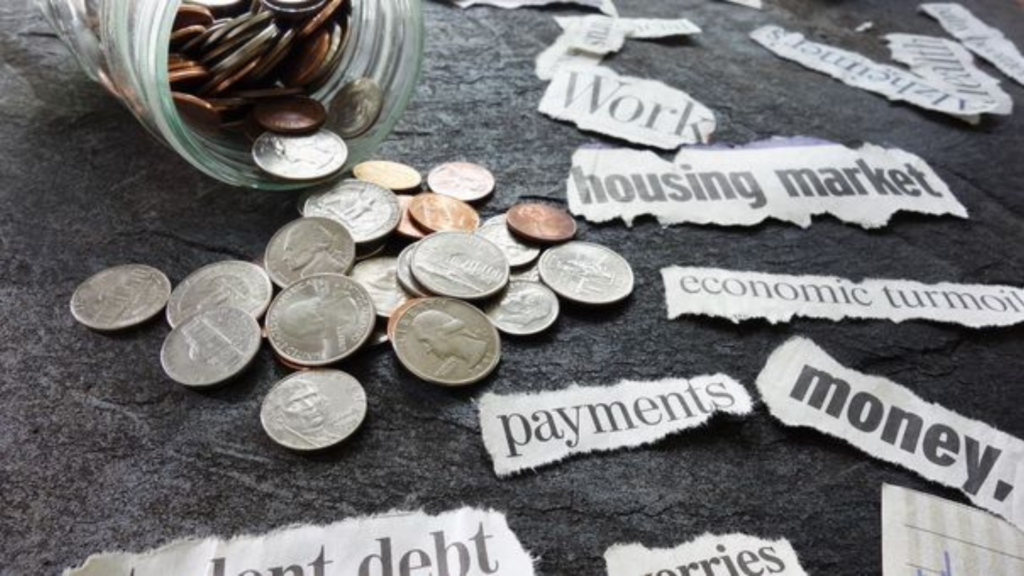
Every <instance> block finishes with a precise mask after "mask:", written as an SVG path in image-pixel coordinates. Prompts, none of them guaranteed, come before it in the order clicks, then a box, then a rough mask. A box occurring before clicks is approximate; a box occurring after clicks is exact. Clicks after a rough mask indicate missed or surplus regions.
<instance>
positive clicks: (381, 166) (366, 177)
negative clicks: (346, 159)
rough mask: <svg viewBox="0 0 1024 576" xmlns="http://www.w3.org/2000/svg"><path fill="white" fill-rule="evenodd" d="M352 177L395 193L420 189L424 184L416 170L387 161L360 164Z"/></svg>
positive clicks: (355, 168)
mask: <svg viewBox="0 0 1024 576" xmlns="http://www.w3.org/2000/svg"><path fill="white" fill-rule="evenodd" d="M352 175H353V176H355V177H356V178H358V179H360V180H363V181H365V182H371V183H373V184H376V185H378V186H381V187H384V188H388V189H389V190H394V191H395V192H400V191H403V190H412V189H413V188H419V186H420V183H421V182H423V178H422V177H421V176H420V173H419V172H417V171H416V169H415V168H413V167H411V166H406V165H405V164H401V163H399V162H388V161H386V160H373V161H369V162H360V163H359V164H356V165H355V167H354V168H352Z"/></svg>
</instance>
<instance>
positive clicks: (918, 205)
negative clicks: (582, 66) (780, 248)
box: [566, 136, 968, 229]
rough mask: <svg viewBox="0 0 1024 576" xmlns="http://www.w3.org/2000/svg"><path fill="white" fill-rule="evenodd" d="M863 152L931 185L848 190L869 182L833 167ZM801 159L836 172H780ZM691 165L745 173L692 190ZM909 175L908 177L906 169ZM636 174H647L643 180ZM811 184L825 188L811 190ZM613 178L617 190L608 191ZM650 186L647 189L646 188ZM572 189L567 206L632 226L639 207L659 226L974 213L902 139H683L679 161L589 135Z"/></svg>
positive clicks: (799, 167)
mask: <svg viewBox="0 0 1024 576" xmlns="http://www.w3.org/2000/svg"><path fill="white" fill-rule="evenodd" d="M773 152H778V154H773ZM858 162H863V163H864V165H865V166H867V167H868V168H871V169H872V170H890V172H889V174H891V170H894V169H902V170H905V171H906V172H907V173H910V170H913V171H914V173H917V174H920V175H921V178H922V179H923V181H924V183H925V184H927V190H929V192H928V193H924V192H922V191H920V190H917V194H916V196H908V195H902V196H894V195H891V194H890V195H881V191H879V190H876V194H878V195H874V194H872V195H868V194H857V195H855V194H848V193H846V192H849V191H852V190H853V189H854V188H858V189H860V188H863V189H864V190H865V191H866V190H867V187H866V186H864V187H862V186H861V184H860V183H859V182H857V183H853V182H847V181H846V180H845V179H846V178H849V177H850V176H849V175H848V173H847V172H843V173H842V174H847V175H845V176H843V182H842V183H841V182H839V177H838V176H835V175H834V174H836V173H839V172H838V171H839V170H840V168H844V167H845V168H846V169H847V170H858V169H860V168H858V164H857V163H858ZM869 163H871V164H874V165H873V166H871V165H869ZM880 167H881V168H880ZM684 168H685V172H684ZM726 169H728V177H727V176H726V175H725V174H726V172H725V170H726ZM805 169H806V170H810V169H816V170H820V171H829V172H831V173H833V175H831V176H829V177H828V178H822V177H819V176H817V174H816V173H815V180H814V181H809V180H806V178H807V177H805V176H800V178H799V179H797V178H796V177H795V176H794V178H789V177H788V176H787V177H786V178H782V176H780V174H797V173H798V172H799V173H800V174H803V172H802V171H803V170H805ZM687 174H690V175H695V176H700V177H704V176H705V175H706V176H707V177H708V178H711V176H716V177H718V176H720V178H719V181H721V180H722V179H725V180H724V181H725V182H726V183H728V182H733V181H734V180H735V179H737V178H739V182H738V183H736V186H735V187H734V186H733V184H731V183H730V184H728V186H725V184H721V185H719V184H716V189H715V190H714V194H707V193H706V192H709V190H705V189H704V187H699V188H701V190H700V194H696V193H694V190H695V189H696V188H695V186H694V184H693V182H690V183H689V184H687V183H685V182H686V178H685V176H687ZM800 174H797V175H800ZM741 177H742V178H741ZM903 177H904V178H905V177H907V176H906V174H903ZM645 179H646V180H645ZM652 180H655V181H657V187H658V188H659V189H660V190H661V192H660V196H661V197H660V198H656V197H654V192H653V190H654V184H655V182H652ZM669 180H671V181H672V182H669ZM638 182H640V183H644V184H643V186H641V185H640V184H638ZM645 182H646V183H645ZM739 184H743V186H742V187H741V186H739ZM840 184H841V185H840ZM805 185H807V186H817V187H820V188H822V189H821V190H817V194H812V195H810V196H809V197H808V195H807V194H806V193H805V192H806V191H805V190H804V186H805ZM826 185H827V186H826ZM680 186H681V187H682V189H680ZM723 186H725V188H727V189H724V188H723ZM797 187H799V191H800V193H801V194H802V196H796V197H794V196H793V195H792V192H791V190H790V188H794V189H795V188H797ZM837 187H838V188H837ZM918 187H919V188H920V187H921V186H920V185H918ZM613 188H614V189H615V191H616V192H617V194H612V193H611V192H612V189H613ZM640 188H643V190H642V191H641V190H640ZM667 188H672V189H673V190H675V192H676V197H675V198H672V197H671V195H670V194H668V193H666V192H665V189H667ZM839 188H841V189H849V190H846V191H845V192H844V193H843V194H838V193H837V194H836V195H829V194H830V192H829V190H832V189H839ZM822 192H824V194H822ZM645 194H647V195H649V196H650V198H644V197H643V196H644V195H645ZM680 194H682V199H681V200H680V199H679V198H680ZM566 198H567V201H568V205H569V209H570V211H571V212H572V213H573V214H574V215H576V216H582V217H584V218H586V219H587V220H589V221H590V222H595V223H603V222H609V221H611V220H616V219H621V220H622V221H623V222H624V223H625V224H626V225H627V226H632V225H633V221H634V219H636V218H638V217H640V216H653V217H654V218H656V219H657V221H658V222H659V223H660V224H661V225H662V226H670V225H674V224H699V225H702V224H716V225H724V226H754V225H757V224H760V223H761V222H763V221H765V220H767V219H768V218H774V219H776V220H781V221H784V222H790V223H792V224H796V225H797V226H800V227H802V228H806V227H808V226H810V225H811V223H812V217H813V216H819V215H826V214H827V215H831V216H833V217H835V218H837V219H839V220H840V221H843V222H847V223H851V224H857V225H859V226H861V227H863V228H866V229H873V228H881V227H883V226H885V225H887V224H888V223H889V222H890V220H891V219H892V217H893V216H894V215H895V214H896V213H898V212H904V211H905V212H916V213H921V214H930V215H935V216H944V215H951V216H955V217H958V218H967V217H968V213H967V209H966V208H965V207H964V206H963V205H962V204H960V202H959V201H958V200H957V199H956V197H955V196H954V195H953V193H952V192H951V191H950V189H949V187H948V186H947V185H946V183H945V182H944V181H943V180H942V179H941V178H940V177H939V176H938V174H936V173H935V172H934V171H933V170H932V169H931V167H930V166H928V164H927V163H926V162H925V161H924V160H923V159H921V158H920V157H918V156H916V155H914V154H912V153H910V152H906V151H904V150H900V149H898V148H882V147H880V146H876V145H874V144H869V143H865V144H863V145H862V146H861V147H860V148H858V149H856V150H854V149H851V148H848V147H846V146H843V145H841V144H838V143H834V142H829V141H827V140H822V139H819V138H813V137H807V136H794V137H781V136H775V137H772V138H768V139H765V140H759V141H756V142H751V143H748V144H741V145H728V144H712V145H694V146H687V147H684V148H681V149H680V150H679V152H678V153H677V155H676V157H675V162H674V163H671V162H668V161H666V160H664V159H662V158H661V157H660V156H658V155H657V154H655V153H654V152H651V151H649V150H636V149H631V148H621V147H614V146H610V145H607V144H603V143H597V144H594V143H592V144H585V145H583V146H581V147H579V148H578V149H577V150H576V151H575V152H574V153H573V157H572V167H571V169H570V173H569V175H568V177H567V179H566Z"/></svg>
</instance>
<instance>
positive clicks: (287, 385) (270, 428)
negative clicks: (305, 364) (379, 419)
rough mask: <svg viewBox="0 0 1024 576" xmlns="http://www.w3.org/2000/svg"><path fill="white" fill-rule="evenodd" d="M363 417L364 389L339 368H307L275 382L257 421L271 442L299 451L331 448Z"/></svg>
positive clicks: (348, 433) (364, 416) (364, 413)
mask: <svg viewBox="0 0 1024 576" xmlns="http://www.w3.org/2000/svg"><path fill="white" fill-rule="evenodd" d="M365 418H366V391H365V390H364V389H363V387H362V385H360V384H359V381H358V380H356V379H355V378H353V377H352V376H349V375H348V374H347V373H345V372H342V371H340V370H306V371H303V372H299V373H298V374H292V375H291V376H288V377H287V378H285V379H283V380H281V381H279V382H278V383H277V384H274V387H273V388H271V389H270V392H268V393H267V397H266V398H264V399H263V407H262V408H261V409H260V423H262V424H263V430H264V431H265V432H266V433H267V436H270V439H271V440H273V441H274V442H276V443H278V444H280V445H281V446H284V447H285V448H288V449H291V450H296V451H299V452H311V451H315V450H323V449H325V448H330V447H331V446H334V445H336V444H338V443H340V442H341V441H343V440H345V439H346V438H348V437H349V436H351V435H352V434H353V433H354V432H355V431H356V430H357V429H358V428H359V425H360V424H362V423H363V420H364V419H365Z"/></svg>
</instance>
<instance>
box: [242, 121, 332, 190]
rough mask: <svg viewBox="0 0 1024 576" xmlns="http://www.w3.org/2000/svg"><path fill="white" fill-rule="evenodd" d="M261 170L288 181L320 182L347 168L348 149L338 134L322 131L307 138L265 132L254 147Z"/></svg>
mask: <svg viewBox="0 0 1024 576" xmlns="http://www.w3.org/2000/svg"><path fill="white" fill-rule="evenodd" d="M252 157H253V160H254V161H255V162H256V165H257V166H259V167H260V169H261V170H263V171H264V172H266V173H267V174H270V175H271V176H277V177H278V178H284V179H285V180H318V179H321V178H326V177H327V176H330V175H331V174H334V173H335V172H337V171H338V170H341V167H342V166H344V165H345V160H347V159H348V147H347V146H345V141H344V140H342V139H341V138H340V137H338V135H337V134H334V133H331V132H328V131H327V130H320V131H319V132H316V133H313V134H310V135H308V136H286V135H283V134H274V133H273V132H264V133H263V134H262V135H261V136H260V137H259V138H257V139H256V142H255V143H254V144H253V146H252Z"/></svg>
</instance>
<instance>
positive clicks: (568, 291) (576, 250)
mask: <svg viewBox="0 0 1024 576" xmlns="http://www.w3.org/2000/svg"><path fill="white" fill-rule="evenodd" d="M538 268H539V269H540V278H541V280H542V281H543V282H544V284H546V285H547V286H548V287H549V288H551V289H552V290H554V291H555V293H556V294H558V295H559V296H561V297H563V298H565V299H567V300H571V301H573V302H578V303H580V304H612V303H615V302H618V301H620V300H623V299H625V298H626V297H627V296H629V295H630V293H632V292H633V269H632V268H630V266H629V262H626V259H625V258H623V257H622V256H619V255H618V254H617V253H615V251H613V250H611V249H609V248H605V247H604V246H601V245H599V244H592V243H590V242H578V241H577V242H569V243H567V244H563V245H561V246H556V247H554V248H551V249H550V250H548V251H546V252H544V254H543V255H542V256H541V257H540V263H539V264H538Z"/></svg>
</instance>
